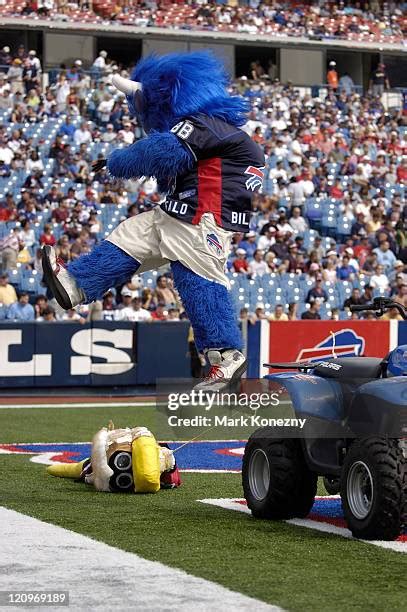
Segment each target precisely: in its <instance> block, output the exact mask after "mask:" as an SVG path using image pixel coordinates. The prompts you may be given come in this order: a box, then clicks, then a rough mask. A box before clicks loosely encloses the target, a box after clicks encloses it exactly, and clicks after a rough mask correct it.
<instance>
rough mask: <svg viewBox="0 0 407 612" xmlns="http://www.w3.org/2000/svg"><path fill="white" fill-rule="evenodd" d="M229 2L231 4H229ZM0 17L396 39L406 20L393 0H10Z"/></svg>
mask: <svg viewBox="0 0 407 612" xmlns="http://www.w3.org/2000/svg"><path fill="white" fill-rule="evenodd" d="M231 4H232V3H231ZM0 15H2V16H21V17H22V18H25V17H33V16H35V17H38V16H39V17H41V18H42V19H48V20H57V19H61V18H62V19H65V20H66V19H69V21H74V22H75V21H78V22H82V23H88V24H106V23H112V22H113V23H119V24H123V25H127V26H129V25H133V26H141V27H151V26H154V27H159V28H166V29H183V30H198V31H199V30H209V31H218V32H238V33H239V32H242V33H249V34H257V33H261V34H272V35H273V36H290V37H297V38H298V37H306V38H314V39H315V38H317V39H319V40H324V39H327V40H329V39H343V40H348V41H364V42H378V43H380V42H382V43H383V42H386V43H390V44H391V43H400V42H402V41H403V35H404V34H405V28H406V20H405V18H403V13H402V7H401V5H400V4H397V3H394V2H381V3H380V2H378V1H371V2H342V1H341V2H338V3H336V2H324V1H321V2H317V3H306V2H297V1H291V2H289V1H285V2H271V3H261V2H256V1H254V2H253V1H252V2H250V3H246V2H240V3H234V5H233V6H229V5H228V4H226V3H216V2H207V3H206V2H192V1H188V2H170V1H167V0H162V1H161V2H157V1H155V0H151V1H149V2H147V3H145V2H138V1H136V2H134V1H132V0H126V1H124V2H116V1H113V0H93V2H91V1H86V0H78V1H76V2H75V1H73V2H65V0H39V1H36V0H27V1H24V0H14V1H12V2H8V3H6V4H4V5H3V6H0Z"/></svg>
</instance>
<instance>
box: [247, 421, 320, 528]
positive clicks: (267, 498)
mask: <svg viewBox="0 0 407 612" xmlns="http://www.w3.org/2000/svg"><path fill="white" fill-rule="evenodd" d="M266 435H267V433H266V432H265V437H264V438H263V437H259V433H258V432H257V433H256V434H255V436H256V437H253V436H251V437H250V438H249V441H248V443H247V445H246V448H245V452H244V456H243V470H242V482H243V491H244V496H245V498H246V500H247V505H248V507H249V508H250V510H251V511H252V514H253V516H255V517H256V518H265V519H275V520H283V519H290V518H295V517H301V518H303V517H305V516H307V515H308V514H309V512H310V510H311V508H312V506H313V504H314V499H315V494H316V490H317V475H316V474H314V473H313V472H311V471H310V470H309V469H308V466H307V464H306V462H305V459H304V456H303V453H302V449H301V443H300V441H299V440H295V439H287V440H282V439H276V438H267V437H266Z"/></svg>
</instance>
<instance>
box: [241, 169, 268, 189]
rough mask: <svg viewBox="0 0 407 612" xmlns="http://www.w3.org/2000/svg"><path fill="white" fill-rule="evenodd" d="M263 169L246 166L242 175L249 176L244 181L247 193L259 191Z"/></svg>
mask: <svg viewBox="0 0 407 612" xmlns="http://www.w3.org/2000/svg"><path fill="white" fill-rule="evenodd" d="M264 168H265V166H262V167H261V168H256V167H255V166H248V167H247V168H246V170H245V171H244V173H245V174H248V175H249V178H248V179H247V181H246V189H247V190H248V191H250V190H251V191H255V190H256V189H258V190H259V191H261V188H262V186H263V179H264V172H263V170H264Z"/></svg>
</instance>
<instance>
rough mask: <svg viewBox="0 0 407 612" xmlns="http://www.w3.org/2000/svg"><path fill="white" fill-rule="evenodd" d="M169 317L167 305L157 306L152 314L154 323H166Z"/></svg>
mask: <svg viewBox="0 0 407 612" xmlns="http://www.w3.org/2000/svg"><path fill="white" fill-rule="evenodd" d="M167 317H168V311H167V310H165V304H157V308H156V309H155V310H153V312H152V313H151V318H152V320H153V321H166V320H167Z"/></svg>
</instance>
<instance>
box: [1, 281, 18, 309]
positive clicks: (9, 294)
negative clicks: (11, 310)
mask: <svg viewBox="0 0 407 612" xmlns="http://www.w3.org/2000/svg"><path fill="white" fill-rule="evenodd" d="M8 281H9V278H8V274H1V275H0V304H3V305H4V306H10V304H14V302H17V294H16V290H15V289H14V287H13V285H10V283H9V282H8Z"/></svg>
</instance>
